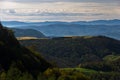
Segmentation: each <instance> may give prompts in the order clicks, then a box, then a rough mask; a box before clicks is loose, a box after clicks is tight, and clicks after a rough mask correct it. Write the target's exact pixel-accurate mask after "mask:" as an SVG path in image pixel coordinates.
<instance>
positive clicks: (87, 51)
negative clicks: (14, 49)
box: [20, 36, 120, 67]
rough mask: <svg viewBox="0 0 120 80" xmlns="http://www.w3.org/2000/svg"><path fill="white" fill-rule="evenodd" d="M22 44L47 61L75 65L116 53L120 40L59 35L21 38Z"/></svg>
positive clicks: (67, 65) (60, 64)
mask: <svg viewBox="0 0 120 80" xmlns="http://www.w3.org/2000/svg"><path fill="white" fill-rule="evenodd" d="M20 43H21V44H22V45H24V46H27V47H28V46H32V45H33V44H34V49H35V50H36V51H37V52H40V53H41V54H42V55H43V56H44V57H45V58H46V60H48V61H50V62H51V61H53V60H54V62H55V64H57V65H58V66H60V67H76V66H77V65H79V64H80V63H85V62H99V61H102V60H103V58H104V57H105V56H107V55H112V54H113V53H114V55H118V54H119V53H120V52H119V49H120V41H118V40H114V39H111V38H108V37H104V36H97V37H91V36H90V37H89V36H87V37H60V38H52V39H38V40H22V41H20Z"/></svg>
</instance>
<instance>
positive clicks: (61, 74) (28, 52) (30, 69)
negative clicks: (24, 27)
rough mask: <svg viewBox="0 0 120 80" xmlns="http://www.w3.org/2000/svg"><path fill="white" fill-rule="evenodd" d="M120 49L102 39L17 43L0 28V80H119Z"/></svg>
mask: <svg viewBox="0 0 120 80" xmlns="http://www.w3.org/2000/svg"><path fill="white" fill-rule="evenodd" d="M19 42H20V43H19ZM21 44H22V45H21ZM24 46H26V47H24ZM119 49H120V41H118V40H114V39H111V38H108V37H104V36H98V37H88V36H87V37H60V38H52V39H38V40H25V41H18V40H17V39H16V38H15V36H14V33H13V31H12V30H9V29H7V28H4V27H3V26H2V25H1V24H0V80H120V54H119ZM43 54H45V55H43ZM44 58H45V59H44ZM47 58H48V59H47ZM51 58H53V60H51ZM54 59H55V61H58V63H59V64H61V65H58V64H56V63H55V62H54ZM61 60H62V62H60V61H61ZM67 62H68V63H67ZM62 63H63V64H62ZM72 63H73V64H72ZM60 66H62V67H60ZM64 67H67V68H64Z"/></svg>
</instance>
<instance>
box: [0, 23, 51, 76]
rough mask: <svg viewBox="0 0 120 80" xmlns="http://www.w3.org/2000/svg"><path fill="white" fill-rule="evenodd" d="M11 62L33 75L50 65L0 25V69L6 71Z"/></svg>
mask: <svg viewBox="0 0 120 80" xmlns="http://www.w3.org/2000/svg"><path fill="white" fill-rule="evenodd" d="M13 64H15V66H16V67H17V68H19V69H20V70H21V71H24V72H30V73H32V74H34V75H35V74H38V73H39V72H43V71H45V70H46V69H47V68H48V67H50V66H51V65H50V64H49V63H48V62H46V61H45V60H44V59H43V58H42V57H41V56H38V55H37V54H36V53H33V52H31V51H30V50H28V49H26V48H25V47H23V46H21V45H20V44H19V42H18V41H17V40H16V38H15V36H14V34H13V32H12V31H11V30H8V29H6V28H4V27H3V26H2V25H0V71H1V70H5V71H7V70H8V69H9V68H10V66H11V65H13Z"/></svg>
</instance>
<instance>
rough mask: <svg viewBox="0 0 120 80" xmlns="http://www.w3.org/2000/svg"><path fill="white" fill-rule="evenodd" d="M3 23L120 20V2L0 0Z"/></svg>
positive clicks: (0, 14)
mask: <svg viewBox="0 0 120 80" xmlns="http://www.w3.org/2000/svg"><path fill="white" fill-rule="evenodd" d="M0 18H1V20H2V21H25V22H26V21H29V22H43V21H67V22H71V21H91V20H109V19H120V0H0Z"/></svg>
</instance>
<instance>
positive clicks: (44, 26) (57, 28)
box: [2, 19, 120, 40]
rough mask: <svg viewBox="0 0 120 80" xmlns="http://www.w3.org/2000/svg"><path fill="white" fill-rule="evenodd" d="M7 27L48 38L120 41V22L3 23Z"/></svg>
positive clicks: (115, 20) (116, 20)
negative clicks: (66, 37) (79, 37)
mask: <svg viewBox="0 0 120 80" xmlns="http://www.w3.org/2000/svg"><path fill="white" fill-rule="evenodd" d="M2 24H3V25H4V26H7V27H12V28H13V27H14V28H19V29H35V30H37V31H40V32H42V33H43V34H44V35H45V36H47V37H63V36H88V35H89V36H96V35H103V36H108V37H111V38H115V39H118V40H120V20H118V19H114V20H96V21H76V22H59V21H53V22H49V21H46V22H18V21H2Z"/></svg>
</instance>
